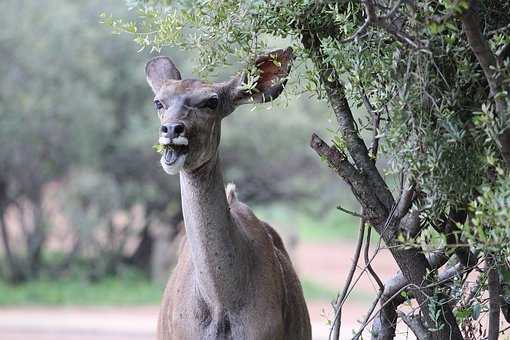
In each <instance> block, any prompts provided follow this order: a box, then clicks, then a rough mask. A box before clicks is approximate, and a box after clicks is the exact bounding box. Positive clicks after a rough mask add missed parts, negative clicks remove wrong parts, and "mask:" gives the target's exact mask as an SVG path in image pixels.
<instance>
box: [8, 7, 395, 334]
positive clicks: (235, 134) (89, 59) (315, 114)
mask: <svg viewBox="0 0 510 340" xmlns="http://www.w3.org/2000/svg"><path fill="white" fill-rule="evenodd" d="M102 12H107V13H113V14H114V15H117V16H120V17H126V16H129V12H128V11H127V7H126V4H125V2H124V1H120V0H117V1H113V0H108V1H106V0H73V1H70V0H69V1H64V0H60V1H59V0H48V1H36V0H33V1H29V0H4V1H3V2H2V6H1V11H0V22H1V23H2V30H1V31H0V60H1V63H0V231H1V235H0V242H1V243H0V339H6V340H11V339H25V340H26V339H34V340H40V339H131V338H132V339H152V338H154V334H155V325H156V321H157V313H158V304H159V301H160V299H161V296H162V291H163V287H164V285H165V283H166V280H167V279H168V276H169V274H170V273H171V270H172V268H173V266H174V264H175V262H176V248H177V244H178V241H179V234H180V231H181V229H182V223H181V207H180V193H179V180H178V176H177V177H171V176H168V175H166V174H165V173H164V172H163V170H162V169H161V167H160V165H159V155H158V154H157V153H156V152H155V151H154V150H153V148H152V145H153V144H155V143H156V141H157V136H158V119H157V117H156V113H155V110H154V108H153V104H152V97H153V95H152V93H151V91H150V89H149V87H148V85H147V84H146V83H145V78H144V72H143V70H144V65H145V62H146V61H147V60H148V58H149V57H150V54H149V53H148V52H146V51H138V46H137V45H136V44H135V43H134V42H133V41H132V38H131V37H129V36H117V35H112V34H111V29H110V28H109V27H106V26H104V25H102V24H100V18H99V15H100V13H102ZM163 53H164V54H167V55H170V56H172V58H173V59H174V61H175V63H176V64H177V65H178V67H179V68H180V69H181V73H182V74H183V75H184V77H192V69H193V66H194V65H191V64H190V60H191V58H190V57H189V55H187V54H183V53H180V52H179V51H175V50H164V51H163ZM230 71H231V70H229V72H230ZM293 77H299V72H298V71H296V72H295V73H294V74H293ZM227 78H228V74H227V73H225V74H221V75H219V80H225V79H227ZM331 120H332V117H331V113H330V110H329V109H328V107H326V106H325V105H324V103H319V102H318V101H317V100H316V99H314V98H308V97H305V96H288V97H287V98H284V99H280V100H278V101H277V103H274V104H273V105H267V106H263V105H261V106H258V107H255V108H254V107H252V106H250V105H247V106H246V107H243V108H240V109H238V110H237V111H236V112H235V113H234V114H233V115H231V116H230V117H229V118H228V119H226V120H225V121H224V125H223V130H222V142H221V157H222V159H223V163H224V168H225V179H226V180H227V181H232V182H234V183H236V184H237V186H238V192H239V195H240V197H241V199H242V200H243V201H245V202H246V203H248V204H249V205H250V206H251V207H252V208H254V210H255V211H256V214H257V215H258V216H259V217H260V218H262V219H265V220H266V221H268V222H269V223H271V224H272V225H273V226H274V227H275V228H276V229H277V230H278V231H279V232H280V234H281V235H282V236H283V239H284V241H285V243H286V246H287V248H288V249H289V252H290V253H291V256H292V260H293V262H294V265H295V267H296V269H297V271H298V273H299V275H300V278H301V281H302V284H303V288H304V292H305V296H306V299H307V302H308V306H309V309H310V313H311V318H312V322H313V325H314V326H313V327H314V332H315V336H314V338H315V339H322V338H324V337H325V336H326V335H327V329H328V326H327V323H328V318H330V317H331V307H330V303H329V302H330V301H331V300H333V299H334V298H335V296H336V294H337V292H338V291H339V290H340V289H341V288H342V284H343V280H344V279H345V276H346V272H347V270H348V268H349V266H350V259H351V258H352V254H353V248H354V243H355V242H354V241H353V240H354V239H355V237H356V232H357V223H358V222H357V220H356V218H354V217H352V216H350V215H347V214H345V213H343V212H341V211H339V210H337V209H336V207H337V206H338V205H341V206H342V207H345V208H347V209H352V210H356V209H357V206H356V204H355V203H354V199H353V197H352V195H351V193H350V191H349V190H347V189H346V188H345V187H344V186H343V184H342V183H341V181H340V180H339V179H338V178H337V177H336V176H335V175H334V174H333V173H332V172H331V171H330V170H329V169H328V168H327V166H326V165H325V164H322V163H321V161H320V159H319V158H318V157H317V156H316V155H315V154H314V153H313V152H312V150H311V149H310V148H309V146H308V142H309V139H310V136H311V133H312V132H313V131H318V132H320V133H322V134H323V135H327V134H328V131H329V130H330V129H334V128H335V124H334V123H333V122H332V121H331ZM375 266H376V267H377V270H378V271H379V272H380V273H381V274H383V275H384V273H391V272H393V268H394V267H393V264H392V263H391V260H389V258H388V256H381V257H379V258H378V259H377V261H376V264H375ZM375 292H376V290H375V289H374V288H373V285H372V284H371V282H370V281H369V280H368V279H366V278H362V279H361V284H359V285H358V287H357V290H356V291H354V292H353V293H352V294H351V301H350V302H349V306H348V307H347V308H346V311H345V312H344V313H345V314H346V318H347V322H350V323H351V325H347V326H345V327H344V328H345V329H347V334H350V329H352V328H355V327H356V320H357V319H362V318H363V314H364V312H365V311H366V306H368V305H369V304H370V301H371V299H372V296H375ZM350 326H352V327H350Z"/></svg>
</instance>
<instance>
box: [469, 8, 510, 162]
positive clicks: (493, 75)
mask: <svg viewBox="0 0 510 340" xmlns="http://www.w3.org/2000/svg"><path fill="white" fill-rule="evenodd" d="M478 11H479V5H478V2H477V1H476V0H470V1H469V8H468V9H467V10H466V11H465V12H464V13H463V14H462V17H461V20H462V26H463V28H464V32H465V34H466V37H467V40H468V43H469V45H470V47H471V50H472V51H473V53H474V55H475V56H476V59H477V60H478V62H479V63H480V66H481V67H482V70H483V73H484V75H485V78H486V79H487V82H488V84H489V88H490V94H491V97H493V98H494V101H495V103H496V113H497V114H498V115H500V116H501V115H504V114H505V113H506V110H507V103H506V99H505V98H504V97H503V96H500V95H498V94H499V93H500V92H502V90H503V89H502V88H501V78H500V76H499V75H498V71H497V68H498V66H499V65H498V58H497V57H496V56H495V55H494V53H493V52H492V51H491V49H490V47H489V43H488V42H487V39H485V37H484V36H483V35H482V30H481V28H480V16H479V13H478ZM499 141H500V143H501V152H502V154H503V158H504V159H505V162H506V164H507V167H510V128H505V130H504V131H503V132H502V133H501V134H500V136H499Z"/></svg>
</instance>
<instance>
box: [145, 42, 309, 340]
mask: <svg viewBox="0 0 510 340" xmlns="http://www.w3.org/2000/svg"><path fill="white" fill-rule="evenodd" d="M291 58H292V51H291V50H290V49H287V50H279V51H276V52H274V53H272V54H271V55H270V56H268V57H266V58H262V59H261V58H259V59H258V61H257V64H256V65H257V66H258V67H259V68H260V69H261V73H262V77H260V79H261V83H260V84H258V85H257V89H259V91H260V92H257V93H253V94H252V93H247V92H246V90H245V89H243V86H241V85H242V84H241V82H240V79H242V78H241V77H237V78H234V79H232V80H231V81H229V82H226V83H219V84H205V83H203V82H200V81H197V80H181V79H180V72H179V71H178V70H177V69H176V68H175V65H174V64H173V62H172V61H171V60H170V59H168V58H165V57H158V58H156V59H153V60H152V61H150V62H149V63H148V65H147V67H146V72H147V80H148V81H149V84H150V86H151V87H152V89H153V90H154V92H155V95H156V101H157V103H158V104H160V105H158V106H161V107H160V109H159V118H160V121H161V124H162V125H164V124H166V126H172V124H181V125H182V126H184V129H183V130H184V131H181V132H179V135H178V136H177V135H172V136H171V137H172V138H177V137H179V138H186V140H187V141H189V144H188V146H187V150H188V151H187V153H186V154H185V156H183V157H185V158H181V159H185V161H184V162H183V163H181V164H182V165H181V166H182V168H178V169H177V171H174V170H175V169H173V168H168V169H170V170H172V171H170V170H169V171H167V169H165V163H164V162H163V159H162V166H163V168H164V169H165V171H167V172H168V173H177V172H178V171H180V172H179V173H180V183H181V198H182V210H183V216H184V224H185V230H186V236H185V238H184V239H183V241H182V244H181V247H180V249H179V260H178V263H177V267H176V268H175V271H174V273H173V274H172V276H171V279H170V280H169V282H168V284H167V287H166V289H165V294H164V297H163V302H162V306H161V311H160V316H159V324H158V339H159V340H227V339H228V340H310V339H311V328H310V320H309V316H308V311H307V309H306V304H305V300H304V297H303V291H302V289H301V285H300V283H299V280H298V277H297V275H296V273H295V272H294V269H293V268H292V264H291V261H290V259H289V256H288V254H287V251H286V250H285V247H284V245H283V242H282V240H281V238H280V236H279V235H278V234H277V233H276V231H275V230H274V229H273V228H271V227H270V226H269V225H268V224H266V223H265V222H263V221H260V220H259V219H258V218H257V217H256V216H255V215H254V214H253V212H252V211H251V210H250V209H249V208H248V207H247V206H246V205H245V204H243V203H242V202H240V201H239V200H238V199H237V195H236V191H235V186H234V185H233V184H229V185H228V186H227V189H226V190H225V188H224V186H223V185H224V182H223V175H222V172H221V166H220V162H219V158H218V145H219V141H220V130H221V129H220V126H221V120H222V119H223V118H224V117H226V116H227V115H228V114H230V113H231V112H232V111H233V110H234V109H235V107H236V106H238V105H240V104H243V103H248V102H251V101H258V102H264V101H268V100H272V99H274V98H276V97H277V96H278V95H279V94H280V92H281V91H282V90H283V87H284V82H285V80H284V79H283V78H284V77H286V75H287V74H288V72H289V69H290V62H291ZM275 59H279V60H277V61H278V62H275V63H273V60H275ZM269 63H270V64H269ZM276 65H280V66H278V67H277V66H276ZM211 98H215V99H217V106H216V107H214V108H210V107H209V106H204V105H203V103H205V102H208V100H210V99H211ZM165 131H166V130H165ZM164 133H165V134H166V133H167V132H164ZM167 165H168V164H167ZM171 165H172V164H170V165H168V166H171Z"/></svg>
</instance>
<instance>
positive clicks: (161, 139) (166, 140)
mask: <svg viewBox="0 0 510 340" xmlns="http://www.w3.org/2000/svg"><path fill="white" fill-rule="evenodd" d="M159 144H163V145H166V144H170V138H167V137H159Z"/></svg>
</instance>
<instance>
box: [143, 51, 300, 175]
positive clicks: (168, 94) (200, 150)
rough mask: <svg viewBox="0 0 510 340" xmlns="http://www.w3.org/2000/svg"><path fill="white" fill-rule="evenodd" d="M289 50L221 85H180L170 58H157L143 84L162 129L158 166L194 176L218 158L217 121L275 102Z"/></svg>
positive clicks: (286, 69)
mask: <svg viewBox="0 0 510 340" xmlns="http://www.w3.org/2000/svg"><path fill="white" fill-rule="evenodd" d="M293 59H294V56H293V53H292V49H291V48H287V49H285V50H277V51H273V52H271V53H269V54H267V55H264V56H260V57H258V58H257V59H256V60H255V64H254V67H255V72H254V75H252V76H250V75H248V74H247V73H243V74H241V75H238V76H235V77H233V78H232V79H231V80H229V81H227V82H222V83H207V82H204V81H201V80H195V79H181V73H180V72H179V70H178V69H177V67H176V66H175V65H174V63H173V62H172V60H171V59H170V58H168V57H163V56H160V57H156V58H154V59H152V60H150V61H149V62H148V63H147V65H146V67H145V74H146V76H147V82H148V83H149V85H150V86H151V88H152V90H153V92H154V95H155V97H154V104H155V106H156V110H157V112H158V117H159V120H160V123H161V126H160V137H159V144H160V145H162V146H163V150H164V151H163V153H162V156H161V161H160V162H161V166H162V167H163V170H165V172H167V173H168V174H171V175H174V174H177V173H179V172H180V171H181V170H184V171H193V170H196V169H198V168H200V167H201V166H202V165H204V164H206V163H207V162H208V161H209V160H211V159H213V158H214V157H215V155H216V154H217V150H218V145H219V142H220V130H221V120H222V119H223V118H224V117H226V116H228V115H229V114H230V113H232V112H233V111H234V110H235V109H236V107H237V106H239V105H241V104H247V103H263V102H268V101H271V100H273V99H275V98H277V97H278V96H279V95H280V93H281V92H282V91H283V89H284V87H285V83H286V81H287V76H288V74H289V72H290V67H291V63H292V60H293Z"/></svg>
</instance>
